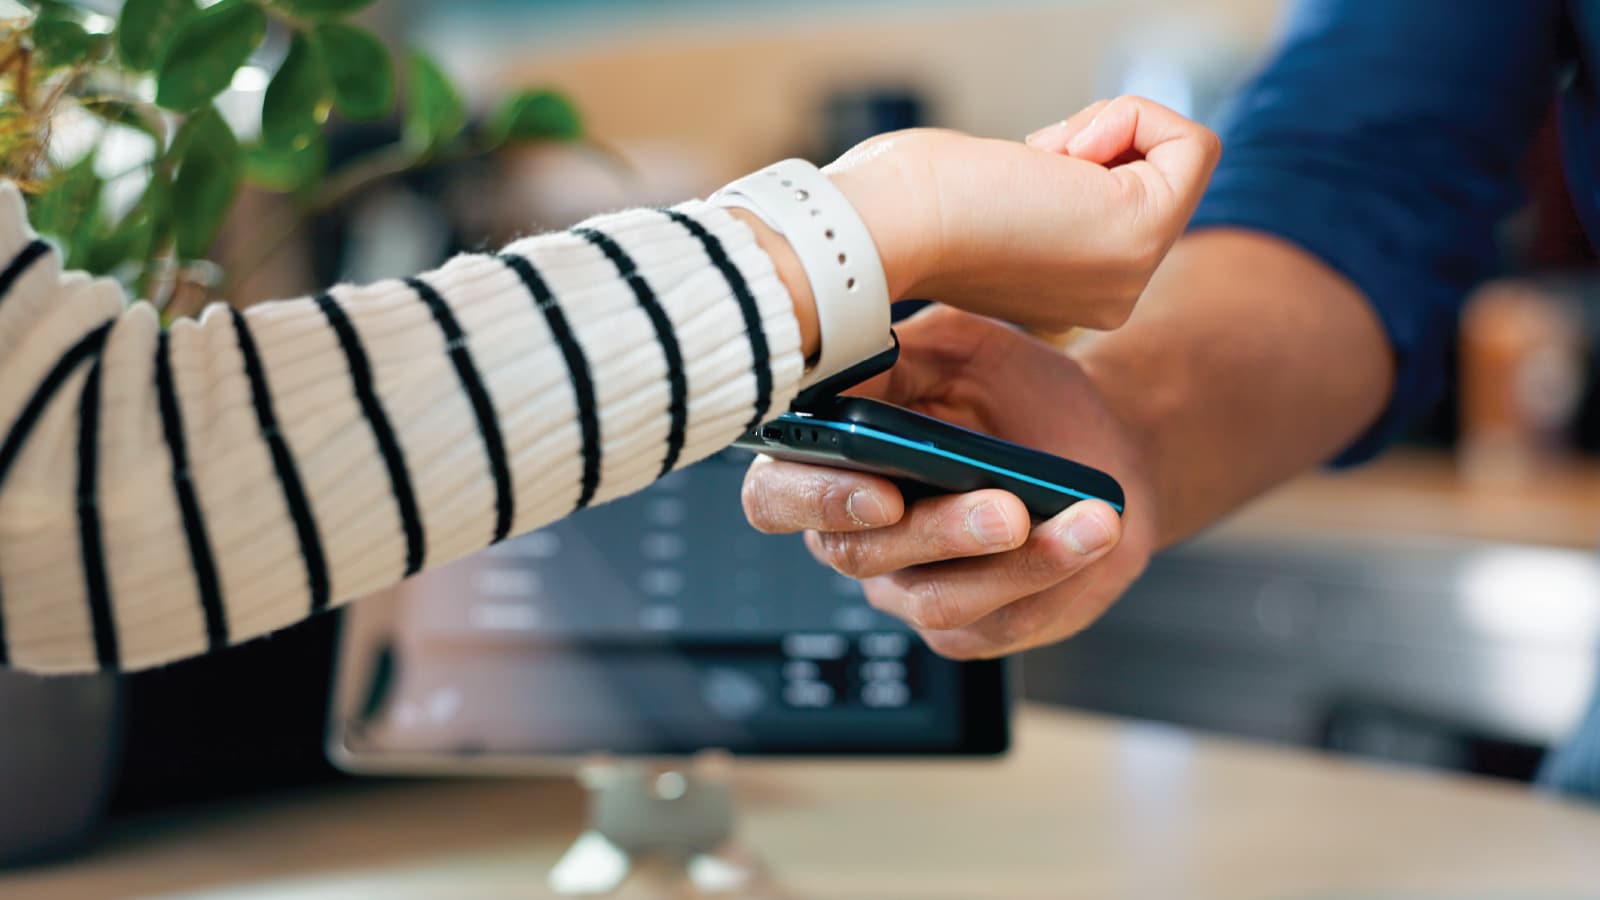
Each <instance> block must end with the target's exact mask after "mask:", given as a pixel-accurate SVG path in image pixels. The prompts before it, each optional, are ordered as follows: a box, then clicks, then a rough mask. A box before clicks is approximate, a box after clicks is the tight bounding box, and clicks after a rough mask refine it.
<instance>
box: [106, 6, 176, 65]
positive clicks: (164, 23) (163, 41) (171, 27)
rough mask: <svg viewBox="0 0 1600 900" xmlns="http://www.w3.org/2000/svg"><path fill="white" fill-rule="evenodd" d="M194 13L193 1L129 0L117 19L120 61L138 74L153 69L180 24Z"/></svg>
mask: <svg viewBox="0 0 1600 900" xmlns="http://www.w3.org/2000/svg"><path fill="white" fill-rule="evenodd" d="M194 12H195V6H194V0H128V2H127V3H125V4H123V6H122V16H121V17H120V18H119V19H118V20H117V49H118V50H119V51H120V52H121V53H122V61H123V62H125V63H127V64H128V67H129V68H131V69H136V70H138V71H141V72H147V71H149V70H151V69H154V68H155V67H156V63H158V62H160V61H161V54H162V51H164V50H166V48H167V41H168V40H170V39H171V38H172V35H173V32H174V31H175V30H176V29H177V27H178V25H179V23H181V22H183V20H184V19H187V18H188V17H189V16H192V15H194Z"/></svg>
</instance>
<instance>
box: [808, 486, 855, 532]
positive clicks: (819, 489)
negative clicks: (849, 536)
mask: <svg viewBox="0 0 1600 900" xmlns="http://www.w3.org/2000/svg"><path fill="white" fill-rule="evenodd" d="M815 488H816V489H815V490H812V491H808V492H807V493H809V494H810V495H811V496H812V497H814V498H815V499H814V500H813V501H812V502H813V503H814V504H815V505H814V508H813V510H812V515H814V516H815V517H816V521H817V522H818V523H819V524H820V525H821V526H822V527H828V526H830V525H838V526H842V525H843V524H844V523H845V522H847V521H849V519H850V515H849V508H850V491H849V489H848V488H847V487H846V486H845V485H844V484H842V483H840V482H839V480H838V479H836V478H829V477H827V476H825V475H824V476H819V477H818V479H817V484H816V485H815Z"/></svg>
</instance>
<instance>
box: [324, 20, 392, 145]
mask: <svg viewBox="0 0 1600 900" xmlns="http://www.w3.org/2000/svg"><path fill="white" fill-rule="evenodd" d="M315 38H316V41H317V43H318V44H320V45H321V47H322V61H323V63H324V64H325V65H326V66H327V69H328V77H329V79H330V80H331V81H332V82H333V102H334V104H335V105H336V106H338V108H339V112H341V113H343V114H344V115H345V116H347V117H348V118H351V119H354V120H356V121H362V120H368V119H381V118H383V117H384V116H387V115H388V114H389V113H390V112H391V111H392V110H393V109H394V63H393V62H391V61H390V59H389V50H388V48H387V47H385V46H383V42H382V41H380V40H378V38H377V36H375V35H374V34H373V33H372V32H370V31H367V30H366V29H364V28H357V27H355V26H354V25H341V24H337V23H327V24H323V25H318V26H317V30H316V32H315Z"/></svg>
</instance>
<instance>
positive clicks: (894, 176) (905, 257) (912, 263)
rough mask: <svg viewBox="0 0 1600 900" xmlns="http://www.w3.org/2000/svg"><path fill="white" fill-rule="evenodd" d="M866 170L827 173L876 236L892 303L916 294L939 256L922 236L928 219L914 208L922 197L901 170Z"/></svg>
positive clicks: (847, 167) (855, 168)
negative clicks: (932, 261) (935, 258)
mask: <svg viewBox="0 0 1600 900" xmlns="http://www.w3.org/2000/svg"><path fill="white" fill-rule="evenodd" d="M867 168H869V167H867V166H855V165H844V166H839V165H835V166H829V167H828V168H827V169H825V170H824V174H826V175H827V176H828V180H829V181H831V182H833V184H834V186H835V187H837V188H838V189H839V192H840V193H842V194H844V196H845V199H847V200H849V201H850V205H851V206H852V207H854V209H855V211H856V215H858V216H860V217H861V221H862V223H863V224H865V225H866V226H867V232H868V233H869V234H871V235H872V243H873V245H874V246H876V247H877V248H878V258H879V260H881V261H882V263H883V276H884V280H885V281H887V282H888V286H889V302H891V303H893V302H895V301H897V300H905V299H907V298H911V297H915V296H918V294H917V291H918V287H919V285H922V284H924V283H926V282H927V280H928V274H929V266H928V260H929V259H930V258H931V257H933V256H934V255H935V254H934V253H933V251H932V248H931V242H930V241H928V240H926V239H925V238H924V237H923V236H922V235H921V234H920V233H919V232H920V231H923V230H926V228H925V226H926V223H927V222H928V221H929V218H930V217H929V216H926V215H923V214H922V213H920V212H918V211H917V210H916V208H915V206H916V204H915V203H914V199H915V198H917V197H918V196H919V193H918V192H917V191H915V190H913V189H912V187H913V186H912V185H911V184H910V179H908V178H906V177H905V176H904V174H903V172H902V170H901V167H900V166H897V165H895V166H888V167H885V168H877V167H872V171H870V172H866V171H863V169H867Z"/></svg>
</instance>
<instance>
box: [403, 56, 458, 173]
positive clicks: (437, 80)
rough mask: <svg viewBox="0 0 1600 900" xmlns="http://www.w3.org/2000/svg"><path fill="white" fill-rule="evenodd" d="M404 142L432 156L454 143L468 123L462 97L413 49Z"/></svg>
mask: <svg viewBox="0 0 1600 900" xmlns="http://www.w3.org/2000/svg"><path fill="white" fill-rule="evenodd" d="M406 69H407V73H406V76H407V77H406V127H405V141H406V143H407V144H408V145H410V146H411V147H412V148H413V149H415V150H417V151H418V152H421V153H432V152H435V151H437V150H438V149H439V148H440V147H442V146H444V145H445V144H447V143H449V142H450V141H451V140H453V139H454V138H455V137H456V135H458V134H460V133H461V129H463V128H465V127H466V124H467V109H466V106H464V105H463V104H462V102H461V95H459V94H457V93H456V89H455V87H454V86H453V85H451V84H450V79H449V78H447V77H446V76H445V74H444V71H443V70H441V69H440V68H439V65H438V64H437V63H435V62H434V61H433V60H432V59H429V58H428V56H427V55H426V54H424V53H422V52H421V51H418V50H413V51H412V52H411V55H410V59H409V64H408V65H407V67H406Z"/></svg>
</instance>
